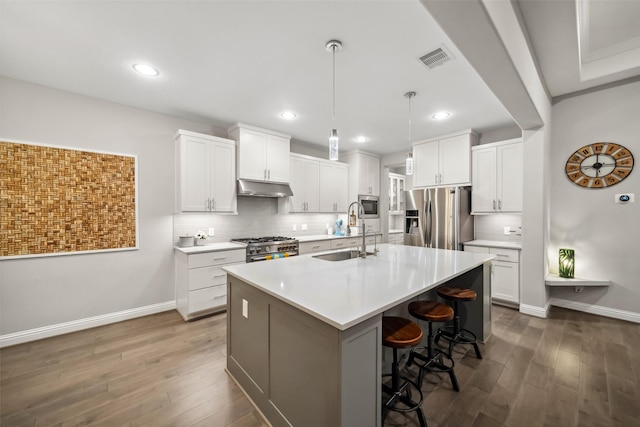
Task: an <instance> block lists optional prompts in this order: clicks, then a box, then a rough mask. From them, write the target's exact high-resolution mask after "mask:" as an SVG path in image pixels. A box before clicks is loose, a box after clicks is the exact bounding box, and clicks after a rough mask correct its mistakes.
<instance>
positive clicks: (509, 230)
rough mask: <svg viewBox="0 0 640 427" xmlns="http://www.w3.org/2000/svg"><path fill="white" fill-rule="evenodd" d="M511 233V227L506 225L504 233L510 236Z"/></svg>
mask: <svg viewBox="0 0 640 427" xmlns="http://www.w3.org/2000/svg"><path fill="white" fill-rule="evenodd" d="M509 234H511V227H505V228H504V235H505V236H508V235H509Z"/></svg>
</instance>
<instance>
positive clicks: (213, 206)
mask: <svg viewBox="0 0 640 427" xmlns="http://www.w3.org/2000/svg"><path fill="white" fill-rule="evenodd" d="M211 210H212V211H214V210H216V199H215V198H213V197H212V198H211Z"/></svg>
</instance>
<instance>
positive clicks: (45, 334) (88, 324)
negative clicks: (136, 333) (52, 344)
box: [0, 301, 176, 348]
mask: <svg viewBox="0 0 640 427" xmlns="http://www.w3.org/2000/svg"><path fill="white" fill-rule="evenodd" d="M175 308H176V302H175V301H167V302H162V303H158V304H152V305H147V306H144V307H137V308H132V309H130V310H123V311H118V312H115V313H108V314H102V315H100V316H93V317H87V318H85V319H78V320H73V321H71V322H65V323H58V324H56V325H49V326H43V327H40V328H35V329H29V330H26V331H21V332H14V333H12V334H6V335H0V348H3V347H8V346H10V345H16V344H22V343H25V342H29V341H35V340H40V339H43V338H50V337H54V336H56V335H63V334H68V333H69V332H76V331H81V330H83V329H90V328H95V327H96V326H103V325H108V324H110V323H117V322H122V321H123V320H129V319H135V318H136V317H142V316H148V315H150V314H155V313H161V312H163V311H169V310H175Z"/></svg>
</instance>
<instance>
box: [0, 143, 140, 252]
mask: <svg viewBox="0 0 640 427" xmlns="http://www.w3.org/2000/svg"><path fill="white" fill-rule="evenodd" d="M136 202H137V201H136V157H135V156H126V155H116V154H106V153H97V152H89V151H78V150H72V149H66V148H57V147H50V146H40V145H32V144H23V143H16V142H5V141H0V212H1V213H2V215H1V217H0V256H3V257H6V256H10V257H15V256H25V255H26V256H29V255H30V256H34V255H36V256H38V255H39V256H42V255H62V254H68V253H74V252H84V251H101V250H116V249H135V248H136V247H137V233H136V225H137V214H136Z"/></svg>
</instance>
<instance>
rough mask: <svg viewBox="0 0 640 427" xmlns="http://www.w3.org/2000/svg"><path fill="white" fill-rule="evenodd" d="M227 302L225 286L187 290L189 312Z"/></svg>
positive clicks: (218, 305)
mask: <svg viewBox="0 0 640 427" xmlns="http://www.w3.org/2000/svg"><path fill="white" fill-rule="evenodd" d="M226 304H227V286H226V285H220V286H212V287H210V288H204V289H198V290H195V291H190V292H189V313H194V312H197V311H202V310H208V309H211V308H215V307H220V306H223V305H226Z"/></svg>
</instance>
